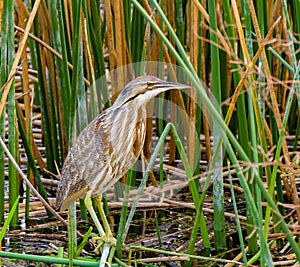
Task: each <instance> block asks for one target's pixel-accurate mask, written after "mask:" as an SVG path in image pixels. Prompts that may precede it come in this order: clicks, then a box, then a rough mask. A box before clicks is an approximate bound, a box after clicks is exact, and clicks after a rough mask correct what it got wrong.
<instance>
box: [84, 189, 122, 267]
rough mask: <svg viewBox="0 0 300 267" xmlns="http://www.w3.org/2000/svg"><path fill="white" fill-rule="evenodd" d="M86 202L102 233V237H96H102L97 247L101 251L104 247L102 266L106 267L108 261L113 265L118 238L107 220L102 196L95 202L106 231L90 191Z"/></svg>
mask: <svg viewBox="0 0 300 267" xmlns="http://www.w3.org/2000/svg"><path fill="white" fill-rule="evenodd" d="M84 203H85V206H86V208H87V209H88V211H89V213H90V215H91V217H92V219H93V221H94V223H95V225H96V227H97V230H98V231H99V234H100V237H99V238H96V239H100V241H101V242H100V244H99V245H98V247H97V248H96V249H95V252H96V253H97V252H98V253H99V251H100V249H101V248H102V251H101V260H100V267H104V266H105V264H106V262H107V261H108V263H109V264H110V265H111V262H112V258H113V256H114V253H115V250H116V239H115V238H114V237H113V235H112V232H111V230H110V228H109V224H108V222H107V219H106V216H105V212H104V210H103V205H102V202H101V197H98V198H95V204H96V206H97V208H98V209H99V212H100V217H101V219H102V222H103V225H104V229H105V231H104V229H103V227H102V225H101V223H100V221H99V219H98V217H97V215H96V212H95V210H94V208H93V203H92V198H91V192H88V193H87V194H86V197H85V199H84Z"/></svg>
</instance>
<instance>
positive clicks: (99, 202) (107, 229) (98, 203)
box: [94, 196, 113, 237]
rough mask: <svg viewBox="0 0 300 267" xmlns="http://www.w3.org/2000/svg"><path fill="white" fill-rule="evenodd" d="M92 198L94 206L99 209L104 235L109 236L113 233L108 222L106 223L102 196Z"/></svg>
mask: <svg viewBox="0 0 300 267" xmlns="http://www.w3.org/2000/svg"><path fill="white" fill-rule="evenodd" d="M94 200H95V205H96V207H97V208H98V210H99V213H100V217H101V220H102V222H103V226H104V229H105V233H106V235H107V236H109V237H110V236H113V234H112V232H111V230H110V227H109V223H108V221H107V219H106V214H105V211H104V209H103V202H102V196H99V197H96V198H95V199H94Z"/></svg>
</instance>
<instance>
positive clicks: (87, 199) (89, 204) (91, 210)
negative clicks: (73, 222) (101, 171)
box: [84, 192, 105, 236]
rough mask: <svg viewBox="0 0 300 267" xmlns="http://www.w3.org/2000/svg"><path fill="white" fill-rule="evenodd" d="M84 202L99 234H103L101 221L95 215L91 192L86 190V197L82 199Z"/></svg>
mask: <svg viewBox="0 0 300 267" xmlns="http://www.w3.org/2000/svg"><path fill="white" fill-rule="evenodd" d="M84 203H85V206H86V208H87V209H88V211H89V213H90V214H91V217H92V219H93V221H94V223H95V225H96V227H97V230H98V232H99V234H100V236H105V232H104V230H103V227H102V225H101V223H100V222H99V220H98V217H97V215H96V212H95V210H94V208H93V202H92V193H91V192H88V193H87V194H86V197H85V199H84Z"/></svg>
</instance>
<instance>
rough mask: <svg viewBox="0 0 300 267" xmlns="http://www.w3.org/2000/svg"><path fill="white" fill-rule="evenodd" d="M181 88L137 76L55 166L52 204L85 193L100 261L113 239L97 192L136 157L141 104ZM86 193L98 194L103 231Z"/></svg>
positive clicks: (63, 205)
mask: <svg viewBox="0 0 300 267" xmlns="http://www.w3.org/2000/svg"><path fill="white" fill-rule="evenodd" d="M186 88H189V86H187V85H184V84H179V83H173V82H168V81H163V80H160V79H158V78H156V77H153V76H141V77H139V78H137V79H135V80H133V81H132V82H130V83H128V84H127V85H126V87H125V88H124V89H123V91H122V92H121V93H120V95H119V96H118V98H117V99H116V101H115V102H114V104H113V105H112V106H111V107H110V108H108V109H106V110H104V111H103V112H102V113H101V114H99V115H98V116H97V117H96V118H95V119H94V120H93V121H92V122H91V123H90V124H89V125H88V126H87V127H86V128H85V129H84V130H83V131H82V132H81V133H80V135H79V136H78V137H77V138H76V139H75V141H74V142H73V145H72V147H71V149H70V151H69V154H68V155H67V158H66V160H65V162H64V166H63V169H62V172H61V179H60V183H59V185H58V189H57V199H56V205H57V209H60V210H61V211H63V210H65V209H67V208H68V206H69V205H70V204H71V203H72V202H74V201H75V200H76V199H77V198H85V205H86V207H87V209H88V211H89V213H90V214H91V217H92V219H93V220H94V222H95V225H96V227H97V229H98V231H99V233H100V235H101V236H102V237H105V239H104V238H102V241H103V243H104V245H105V244H106V247H108V251H107V249H106V252H105V253H106V254H107V255H105V256H104V255H103V254H102V259H101V261H102V264H103V265H104V264H105V262H106V259H107V257H108V254H109V250H110V247H111V246H114V242H115V240H114V238H113V236H112V233H111V231H110V228H109V226H108V223H107V220H106V218H105V214H104V212H103V208H102V205H101V203H100V201H99V197H101V195H102V193H103V192H105V191H106V190H107V189H108V188H110V187H111V186H112V185H113V184H115V183H116V182H117V181H118V180H119V179H120V178H121V177H122V176H123V175H124V174H125V173H126V172H127V171H128V169H129V168H131V167H132V165H133V164H134V163H135V162H136V160H137V158H138V157H139V155H140V153H141V149H142V147H143V145H144V140H145V134H146V129H145V127H146V104H147V103H148V102H149V101H150V100H151V99H152V98H153V97H154V96H156V95H157V94H159V93H161V92H165V91H167V90H171V89H186ZM91 197H98V204H99V203H100V205H99V210H100V215H101V217H102V218H101V219H102V220H103V224H104V228H105V231H104V230H103V228H102V226H101V224H100V222H99V220H98V218H97V216H96V214H95V212H94V209H93V206H92V201H91ZM112 251H114V249H112ZM102 253H104V251H103V252H102ZM113 253H114V252H111V253H110V254H111V257H110V258H112V256H113Z"/></svg>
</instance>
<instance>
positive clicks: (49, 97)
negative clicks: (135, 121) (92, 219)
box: [0, 0, 300, 267]
mask: <svg viewBox="0 0 300 267" xmlns="http://www.w3.org/2000/svg"><path fill="white" fill-rule="evenodd" d="M0 12H1V18H2V20H1V48H0V49H1V50H0V51H1V53H0V85H1V89H0V114H1V116H0V138H1V139H0V140H1V146H0V224H1V226H2V228H1V232H0V242H1V241H4V240H5V238H6V237H7V238H9V237H10V236H11V235H18V234H20V231H25V232H26V233H28V231H29V230H30V229H36V228H38V226H34V227H33V226H30V223H29V222H30V220H31V219H32V218H34V217H35V216H42V217H43V218H44V222H45V224H46V226H45V227H47V225H48V226H49V225H52V227H53V228H55V229H53V230H54V232H55V231H57V230H60V229H66V228H65V227H66V226H67V224H68V223H67V221H66V219H67V216H66V214H65V213H62V214H58V213H57V212H56V211H55V210H54V209H53V206H54V203H55V190H56V186H57V183H58V180H59V172H60V170H61V168H62V165H63V162H64V159H65V157H66V155H67V152H68V149H69V147H70V145H71V144H72V140H73V139H74V138H75V137H76V136H77V135H78V134H79V133H80V131H81V130H82V129H84V127H85V126H86V125H88V123H89V122H90V121H91V120H92V119H93V118H94V117H95V116H96V115H97V114H99V112H101V111H102V110H104V109H105V108H107V107H109V106H110V105H111V104H112V103H113V102H114V100H115V99H116V96H117V95H118V93H119V92H120V91H121V90H122V88H123V87H124V86H125V85H126V84H127V83H128V82H129V81H130V80H132V79H133V78H134V77H137V76H140V75H144V74H150V75H154V76H157V77H160V78H163V79H164V78H166V79H169V80H173V81H179V82H181V83H188V84H190V85H191V87H192V88H191V89H190V90H189V91H188V92H185V93H182V94H181V93H179V92H175V91H174V92H171V93H167V94H165V95H163V96H160V97H159V98H158V99H156V100H155V101H153V102H152V103H151V104H150V105H149V112H150V114H151V116H149V119H148V121H147V135H146V142H145V147H144V149H143V153H142V154H143V156H142V157H141V160H140V161H139V164H140V165H141V166H140V168H138V167H137V166H135V168H133V170H131V171H130V172H129V173H128V174H127V179H126V177H124V179H123V180H122V183H118V184H117V185H116V186H115V188H114V190H111V191H109V192H107V193H106V197H105V198H104V200H105V203H104V205H105V209H106V212H107V213H108V214H109V215H110V216H109V217H110V221H111V223H112V226H115V227H114V228H115V236H116V237H117V240H118V241H117V253H116V258H115V262H116V265H124V264H125V262H126V264H128V265H131V264H132V265H133V264H142V265H151V264H163V262H165V261H167V262H168V261H169V262H178V263H180V264H181V265H183V266H186V267H188V266H191V265H193V266H196V265H202V264H207V265H208V264H209V265H210V264H211V265H214V264H215V265H217V264H221V265H224V266H231V265H234V264H235V265H245V266H251V265H260V266H274V265H275V264H284V265H286V266H287V265H289V264H290V265H292V264H297V263H298V264H299V260H300V250H299V245H298V242H299V240H298V230H299V229H298V228H299V227H298V222H299V221H300V208H299V196H298V187H299V186H298V185H299V173H300V171H299V153H300V142H299V131H300V114H299V111H300V101H299V95H300V91H299V80H298V79H299V70H300V68H299V47H300V46H299V34H300V29H299V27H300V20H299V15H298V14H300V2H299V1H296V0H294V1H286V0H282V1H279V0H273V1H259V0H258V1H256V0H248V1H245V0H231V1H229V0H224V1H214V0H212V1H197V0H188V1H179V0H176V1H164V0H161V1H156V0H150V1H145V0H131V1H126V0H125V1H120V0H118V1H109V0H101V1H100V0H89V1H85V0H79V1H71V0H64V1H42V0H36V1H32V2H31V1H24V2H23V1H21V0H16V1H13V0H7V1H2V2H1V4H0ZM12 25H14V27H13V26H12ZM152 114H155V117H156V118H155V119H153V118H152ZM2 140H3V141H2ZM137 170H139V171H137ZM148 176H149V178H148ZM170 177H171V178H170ZM125 185H127V186H125ZM137 195H140V199H139V201H136V200H135V199H136V198H135V197H136V196H137ZM149 196H151V197H150V198H149ZM149 199H150V200H149ZM77 204H78V205H76V206H74V207H75V212H76V213H75V214H76V217H77V219H78V220H79V221H80V222H83V223H86V222H88V220H89V217H88V214H87V212H86V211H85V208H84V205H83V203H82V202H78V203H77ZM170 211H172V212H173V214H174V212H175V213H176V214H178V217H177V218H176V219H175V221H176V229H177V230H178V231H176V232H175V233H174V232H173V233H172V234H171V233H168V231H165V230H163V228H164V218H165V217H166V215H168V214H169V215H170V218H172V220H174V217H173V215H172V212H170ZM37 212H38V215H37ZM41 214H42V215H41ZM135 214H139V215H138V216H140V218H142V219H141V220H140V221H139V222H138V223H141V225H143V227H142V231H140V232H137V233H136V229H135V223H136V222H135V221H134V218H136V217H134V216H135ZM112 215H114V216H112ZM187 218H190V219H189V220H187ZM151 220H153V221H152V222H151V223H150V221H151ZM20 221H25V226H24V225H22V229H21V230H20ZM180 222H183V223H182V224H183V225H185V228H186V229H187V230H186V231H185V230H184V229H182V226H180V225H181V223H180ZM53 225H55V226H53ZM75 225H76V224H75ZM147 225H148V226H149V227H152V229H155V231H154V233H152V235H151V237H152V238H153V239H154V240H155V241H151V242H150V241H149V240H148V239H147V235H146V234H145V233H146V232H147V231H148V230H149V229H150V228H149V229H147ZM150 225H151V226H150ZM35 227H36V228H35ZM179 228H180V229H179ZM132 229H135V230H134V231H131V230H132ZM78 230H79V232H78V233H77V234H78V235H77V236H78V240H77V239H76V238H75V242H74V244H72V248H71V247H69V250H67V249H65V250H66V252H65V250H64V248H63V246H60V247H58V248H55V246H52V249H53V250H52V253H54V254H55V255H56V256H52V255H51V256H41V255H37V254H34V253H26V252H25V253H23V254H24V255H23V256H22V253H19V252H12V253H10V252H8V251H5V250H4V251H0V257H3V258H2V260H0V263H1V261H3V263H2V265H3V266H5V264H6V262H7V261H9V260H8V258H12V259H23V260H26V261H30V262H47V263H53V264H57V266H61V264H69V265H72V264H74V265H80V266H96V265H97V264H99V263H98V261H99V259H97V257H92V259H91V255H90V254H88V253H86V250H87V247H89V246H92V244H91V242H90V241H89V236H90V235H91V232H93V228H90V227H83V228H80V227H79V228H78ZM139 230H141V229H139ZM64 233H65V234H66V235H65V237H66V238H67V233H66V232H64ZM75 233H76V231H75V226H74V234H75ZM233 233H234V234H233ZM54 234H56V233H54ZM168 234H170V235H168ZM27 235H28V234H27ZM170 236H173V237H174V236H176V240H177V241H176V242H178V244H176V242H175V241H173V243H172V245H173V249H172V246H170V247H168V246H167V244H168V242H170ZM126 237H127V238H126ZM133 237H135V240H133V239H132V238H133ZM59 238H62V236H61V235H59ZM233 240H234V242H232V241H233ZM77 241H78V242H77ZM146 241H147V242H146ZM37 242H38V240H37ZM123 242H125V244H126V245H127V249H126V250H122V243H123ZM143 243H144V244H146V245H142V244H143ZM232 243H234V245H233V244H232ZM4 247H5V246H4ZM68 251H69V257H67V256H66V255H65V256H64V254H67V252H68ZM71 251H72V253H73V254H72V253H71ZM29 254H33V255H29ZM70 255H71V256H70ZM212 256H214V257H212ZM36 264H37V266H38V263H36ZM151 266H152V265H151Z"/></svg>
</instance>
